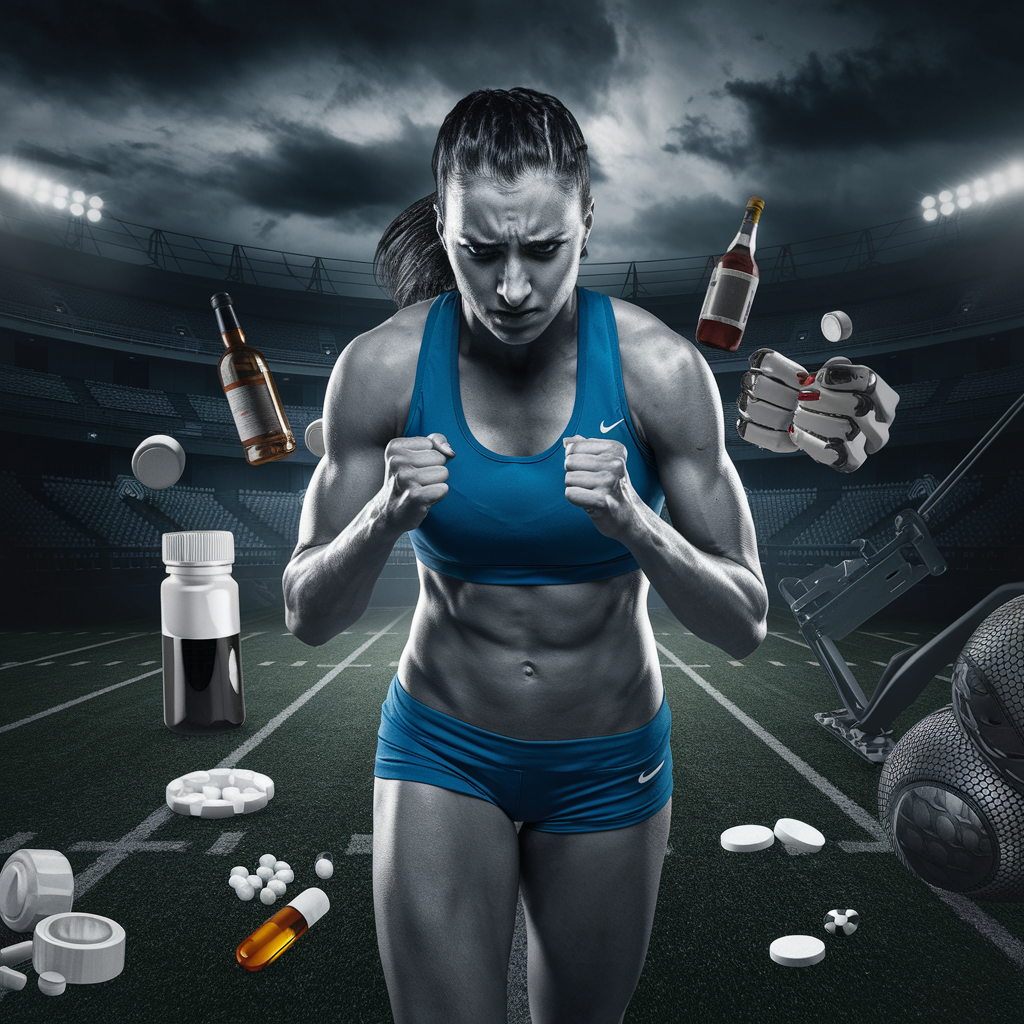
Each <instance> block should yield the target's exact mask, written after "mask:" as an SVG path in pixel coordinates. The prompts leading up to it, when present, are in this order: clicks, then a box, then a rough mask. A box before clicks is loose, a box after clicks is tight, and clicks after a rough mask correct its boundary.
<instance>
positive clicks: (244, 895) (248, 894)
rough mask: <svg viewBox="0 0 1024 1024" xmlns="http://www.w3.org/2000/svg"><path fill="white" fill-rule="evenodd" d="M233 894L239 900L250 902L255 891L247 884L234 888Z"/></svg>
mask: <svg viewBox="0 0 1024 1024" xmlns="http://www.w3.org/2000/svg"><path fill="white" fill-rule="evenodd" d="M235 892H236V893H237V894H238V898H239V899H240V900H251V899H252V898H253V896H255V895H256V890H255V889H254V888H253V887H252V886H251V885H250V884H249V883H248V882H243V883H242V884H241V885H239V886H236V888H235Z"/></svg>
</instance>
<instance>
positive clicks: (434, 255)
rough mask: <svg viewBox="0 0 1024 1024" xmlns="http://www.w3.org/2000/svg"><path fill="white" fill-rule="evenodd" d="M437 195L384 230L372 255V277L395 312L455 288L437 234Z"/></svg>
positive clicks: (424, 201) (445, 254)
mask: <svg viewBox="0 0 1024 1024" xmlns="http://www.w3.org/2000/svg"><path fill="white" fill-rule="evenodd" d="M436 202H437V193H436V192H433V193H431V194H430V195H429V196H424V198H423V199H417V200H416V202H415V203H413V204H412V206H410V207H409V208H408V209H407V210H403V211H402V212H401V213H400V214H399V215H398V216H397V217H396V218H395V219H394V220H393V221H392V222H391V223H390V224H389V225H388V226H387V229H386V230H385V232H384V234H383V235H381V239H380V241H379V242H378V243H377V251H376V252H375V253H374V255H373V276H374V277H375V278H376V279H377V283H378V284H379V285H380V286H381V288H383V289H384V291H386V292H387V293H388V294H389V295H390V296H391V298H392V299H394V301H395V302H396V303H397V304H398V308H399V309H403V308H404V307H406V306H410V305H412V304H413V303H414V302H421V301H422V300H423V299H432V298H433V297H434V296H435V295H440V294H441V293H442V292H449V291H452V290H453V289H454V288H455V275H454V274H453V273H452V267H451V264H450V263H449V262H448V254H447V253H446V252H445V251H444V247H443V246H442V245H441V239H440V238H439V237H438V234H437V211H436V210H435V209H434V204H435V203H436Z"/></svg>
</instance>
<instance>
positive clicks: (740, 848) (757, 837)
mask: <svg viewBox="0 0 1024 1024" xmlns="http://www.w3.org/2000/svg"><path fill="white" fill-rule="evenodd" d="M774 842H775V834H774V833H773V832H772V830H771V829H770V828H765V826H764V825H736V826H734V827H733V828H727V829H726V830H725V831H724V832H723V833H722V837H721V843H722V849H723V850H729V851H730V853H753V852H754V851H755V850H767V849H768V847H769V846H771V845H772V843H774Z"/></svg>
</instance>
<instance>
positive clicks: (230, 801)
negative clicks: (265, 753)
mask: <svg viewBox="0 0 1024 1024" xmlns="http://www.w3.org/2000/svg"><path fill="white" fill-rule="evenodd" d="M166 798H167V806H168V807H170V809H171V810H172V811H177V813H178V814H190V815H192V816H193V817H195V818H230V817H231V816H232V815H235V814H251V813H252V812H253V811H258V810H259V809H260V808H261V807H266V806H267V802H268V801H270V800H273V799H274V781H273V779H271V778H269V777H268V776H266V775H261V774H260V773H259V772H253V771H249V770H248V769H247V768H211V769H210V770H209V771H208V772H189V774H188V775H183V776H182V777H181V778H180V779H175V780H174V781H173V782H170V783H168V785H167V793H166Z"/></svg>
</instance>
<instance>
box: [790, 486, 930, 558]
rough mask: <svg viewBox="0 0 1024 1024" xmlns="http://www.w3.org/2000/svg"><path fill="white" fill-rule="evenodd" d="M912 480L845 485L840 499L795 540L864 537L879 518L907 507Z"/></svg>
mask: <svg viewBox="0 0 1024 1024" xmlns="http://www.w3.org/2000/svg"><path fill="white" fill-rule="evenodd" d="M912 484H913V481H909V480H908V481H907V482H906V483H898V484H883V485H861V486H853V487H848V488H847V487H844V488H843V495H842V497H841V498H840V499H839V501H838V502H837V503H836V504H834V505H832V506H830V507H829V508H828V509H826V510H825V512H824V513H822V515H820V516H819V517H818V518H817V519H815V521H814V522H813V523H811V524H810V526H808V527H807V528H806V529H805V530H803V531H802V532H801V533H800V534H798V536H797V537H796V538H795V539H794V541H793V543H794V544H795V545H815V544H817V545H825V544H847V543H849V542H850V541H852V540H854V539H855V538H858V537H863V536H864V533H865V531H867V530H868V529H869V528H870V527H872V526H874V525H875V524H876V523H878V522H879V520H881V519H883V518H886V517H891V516H892V515H894V514H895V513H896V512H899V511H900V510H901V509H903V508H906V507H907V504H908V502H909V497H908V495H909V493H910V488H911V486H912ZM918 504H919V503H918Z"/></svg>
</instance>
